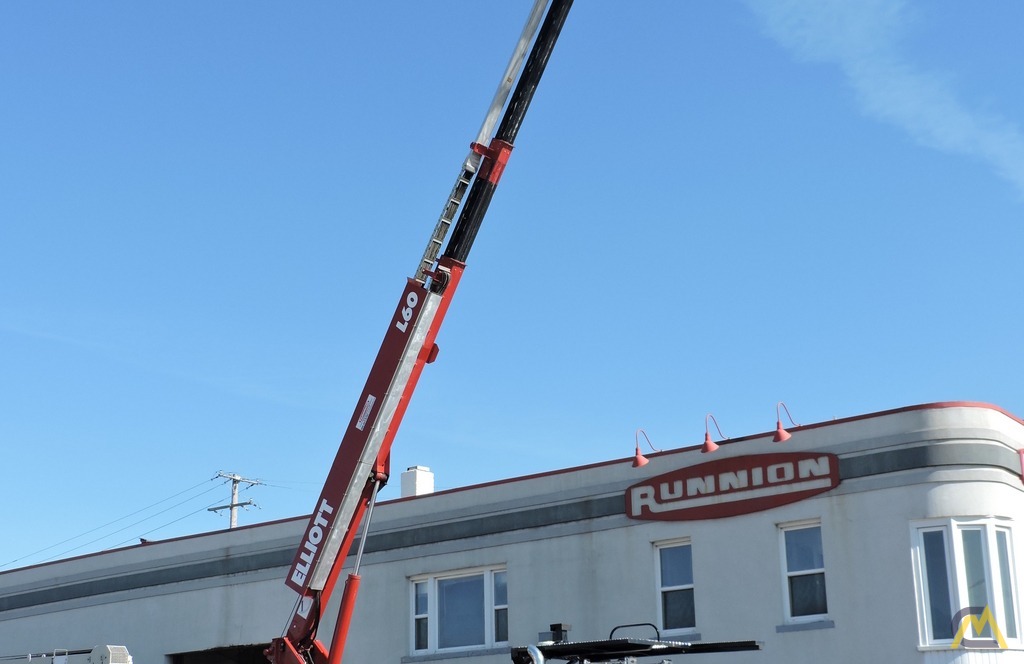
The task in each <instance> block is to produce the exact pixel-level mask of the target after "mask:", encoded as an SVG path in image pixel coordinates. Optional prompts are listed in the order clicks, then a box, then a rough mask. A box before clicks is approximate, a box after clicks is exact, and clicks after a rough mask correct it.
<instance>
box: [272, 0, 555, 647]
mask: <svg viewBox="0 0 1024 664" xmlns="http://www.w3.org/2000/svg"><path fill="white" fill-rule="evenodd" d="M548 3H549V0H536V1H535V4H534V6H533V9H532V10H531V13H530V16H529V18H528V19H527V22H526V26H525V27H524V29H523V33H522V36H521V37H520V39H519V42H518V44H517V47H516V49H515V52H514V53H513V56H512V59H511V60H510V62H509V66H508V68H507V69H506V71H505V73H504V75H503V77H502V82H501V84H500V85H499V87H498V91H497V92H496V93H495V97H494V100H493V101H492V103H491V106H490V108H489V109H488V113H487V115H486V117H485V120H484V123H483V125H482V126H481V129H480V132H479V133H478V135H477V139H476V140H475V141H474V142H473V143H472V145H471V152H470V153H469V155H468V156H467V157H466V160H465V161H464V163H463V165H462V169H461V171H460V173H459V176H458V178H457V179H456V183H455V186H454V187H453V189H452V192H451V194H450V195H449V198H448V202H447V203H446V204H445V206H444V209H443V211H442V213H441V217H440V219H439V221H438V223H437V225H436V226H435V229H434V232H433V234H432V236H431V238H430V241H429V242H428V245H427V248H426V250H425V251H424V255H423V258H422V259H421V261H420V263H419V265H418V267H417V269H416V272H415V275H414V276H413V277H411V278H409V279H408V281H407V283H406V285H405V288H404V289H403V291H402V294H401V296H400V297H399V300H398V305H397V306H396V308H395V311H394V314H393V315H392V318H391V321H390V322H389V324H388V328H387V331H386V332H385V334H384V340H383V341H382V343H381V346H380V349H379V350H378V352H377V357H376V359H375V361H374V363H373V366H372V368H371V370H370V374H369V377H368V378H367V381H366V384H365V385H364V387H363V390H362V392H361V394H360V396H359V400H358V401H357V403H356V407H355V410H354V412H353V414H352V418H351V420H350V421H349V424H348V427H347V428H346V430H345V433H344V435H343V437H342V441H341V445H340V447H339V449H338V453H337V455H336V457H335V459H334V463H333V464H332V466H331V469H330V471H329V472H328V475H327V480H326V482H325V484H324V487H323V490H322V491H321V493H320V497H319V498H318V500H317V502H316V505H315V507H314V510H313V513H312V515H311V517H310V520H309V522H308V524H307V525H306V530H305V533H304V535H303V538H302V540H301V541H300V545H299V548H298V550H297V551H296V554H295V557H294V559H293V560H292V563H291V565H290V566H289V568H288V573H287V577H286V579H285V583H286V585H288V586H289V587H290V588H292V589H293V590H295V592H296V593H298V599H297V601H296V604H295V608H294V609H293V611H292V615H291V617H290V619H289V622H288V625H287V627H286V630H285V633H284V635H283V636H281V637H280V638H277V639H274V641H273V642H272V643H271V645H270V647H269V648H268V649H267V650H266V651H265V654H266V656H267V658H268V660H269V661H270V662H272V664H338V663H340V661H341V655H342V652H343V650H344V644H345V638H346V634H347V629H348V623H349V620H350V618H351V614H352V608H353V606H354V602H355V596H356V592H357V589H358V585H359V576H358V564H359V561H358V557H357V561H356V570H355V572H354V573H353V574H350V575H349V580H348V582H347V584H346V588H345V592H344V594H343V598H342V606H341V608H340V612H339V619H338V621H337V625H336V628H335V632H334V636H333V638H332V640H331V646H330V649H328V648H327V647H325V646H324V644H323V643H322V642H321V641H319V640H318V639H317V638H316V636H317V627H318V625H319V622H320V617H321V615H322V612H323V607H324V606H326V605H327V602H328V600H329V598H330V596H331V594H332V592H333V590H334V587H335V585H336V584H337V581H338V578H339V576H340V573H341V569H342V566H343V564H344V561H345V559H346V557H347V556H348V553H349V550H350V549H351V547H352V544H353V542H354V540H355V537H356V532H357V530H358V526H359V524H360V522H362V520H363V517H364V515H365V514H366V513H367V511H368V510H370V509H372V501H373V499H374V498H375V496H376V493H377V491H378V490H379V488H380V487H381V486H383V484H384V483H386V482H387V479H388V475H389V459H390V450H391V444H392V442H393V441H394V438H395V434H396V433H397V431H398V426H399V424H400V423H401V421H402V417H403V416H404V414H405V410H406V408H407V407H408V405H409V400H410V399H411V397H412V394H413V392H414V391H415V389H416V384H417V381H418V380H419V377H420V375H421V373H422V371H423V368H424V366H425V365H426V364H429V363H430V362H433V361H434V359H435V358H436V357H437V353H438V348H437V345H436V338H437V333H438V330H439V329H440V326H441V323H442V322H443V321H444V317H445V314H446V313H447V311H448V306H449V304H450V303H451V299H452V297H453V296H454V294H455V291H456V290H457V289H458V285H459V282H460V280H461V278H462V274H463V271H464V269H465V267H466V259H467V257H468V255H469V251H470V249H471V248H472V245H473V242H474V240H475V239H476V235H477V233H478V231H479V229H480V225H481V223H482V221H483V218H484V215H485V214H486V213H487V209H488V207H489V205H490V202H491V198H492V197H493V195H494V191H495V189H496V188H497V185H498V182H499V180H500V179H501V175H502V173H503V172H504V169H505V165H506V164H507V162H508V158H509V155H510V154H511V152H512V148H513V144H514V142H515V138H516V135H517V134H518V132H519V128H520V127H521V126H522V121H523V118H524V117H525V115H526V111H527V109H528V108H529V106H530V102H531V101H532V99H533V95H534V93H535V92H536V89H537V84H538V83H539V81H540V78H541V76H542V74H543V72H544V69H545V67H546V65H547V62H548V59H549V58H550V55H551V52H552V50H553V48H554V45H555V42H556V41H557V39H558V35H559V34H560V32H561V29H562V26H563V25H564V23H565V19H566V16H567V15H568V12H569V9H570V7H571V6H572V0H550V7H549V8H548V9H547V13H546V14H545V12H544V10H545V7H547V5H548ZM542 16H543V23H542V24H541V17H542ZM539 24H540V28H539V32H538V25H539ZM535 34H536V38H535V39H534V35H535ZM531 41H532V42H533V46H532V49H530V54H529V58H528V59H527V60H526V63H525V65H524V64H523V59H524V57H525V54H526V50H527V48H528V45H529V43H530V42H531ZM517 76H518V82H517V83H516V86H515V91H514V92H512V96H511V99H508V95H509V91H510V90H511V86H512V83H513V81H515V80H516V78H517ZM506 99H508V103H507V105H506ZM502 108H504V112H503V113H502ZM499 114H500V115H501V124H500V126H499V128H498V130H497V132H496V133H495V134H494V136H493V138H491V132H492V130H493V128H494V125H495V124H496V123H497V118H498V116H499ZM485 141H487V143H486V145H485ZM470 183H472V184H471V185H470ZM467 190H468V197H467V198H466V204H465V207H464V208H463V210H462V213H461V215H459V218H458V221H457V222H456V223H455V224H454V229H453V231H452V237H451V238H450V240H449V241H448V244H447V246H446V247H445V249H444V252H443V254H441V256H440V258H437V256H438V254H439V253H440V250H441V247H443V246H444V239H445V236H446V235H447V233H448V229H449V227H450V226H451V225H452V222H453V220H454V219H455V213H456V212H457V211H458V209H459V207H460V206H461V205H462V199H463V196H464V195H466V193H467ZM363 540H365V535H364V537H363ZM360 553H361V551H360Z"/></svg>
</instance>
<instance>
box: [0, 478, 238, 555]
mask: <svg viewBox="0 0 1024 664" xmlns="http://www.w3.org/2000/svg"><path fill="white" fill-rule="evenodd" d="M213 479H216V478H211V479H210V480H207V482H209V481H212V480H213ZM226 483H227V482H226V481H225V482H219V483H217V485H216V486H212V487H210V488H209V489H207V490H206V491H202V492H200V493H197V494H196V495H194V496H191V497H190V498H186V499H185V500H183V501H180V502H178V503H175V504H174V505H171V506H170V507H167V508H165V509H163V510H160V511H159V512H156V513H155V514H151V515H150V516H147V517H145V518H143V519H139V520H138V521H135V522H133V523H130V524H128V525H127V526H124V527H123V528H118V529H117V530H114V531H112V532H109V533H107V534H105V535H103V536H101V537H98V538H96V539H93V540H90V541H88V542H85V543H83V544H79V545H78V546H75V547H72V548H70V549H66V550H64V551H62V552H60V553H57V554H54V555H52V556H49V557H48V558H43V559H42V560H40V561H39V563H45V562H49V561H51V560H56V559H57V558H63V557H64V556H66V555H68V554H70V553H74V552H75V551H78V550H80V549H83V548H85V547H87V546H89V545H91V544H96V543H97V542H102V541H103V540H105V539H107V538H108V537H110V536H111V535H115V534H117V533H120V532H124V531H125V530H128V529H129V528H132V527H133V526H137V525H139V524H140V523H144V522H146V521H149V520H150V519H152V518H154V517H157V516H160V515H161V514H165V513H166V512H169V511H171V510H173V509H174V508H176V507H180V506H182V505H184V504H185V503H188V502H191V501H193V500H195V499H196V498H198V497H199V496H202V495H204V494H207V493H210V492H211V491H215V490H217V489H219V488H221V486H223V485H224V484H226ZM202 484H205V482H203V483H202ZM202 484H198V485H196V486H194V487H191V488H190V489H186V490H185V491H181V492H178V493H177V494H175V496H180V495H181V494H182V493H186V492H188V491H191V490H192V489H195V488H197V487H199V486H202ZM175 496H171V498H174V497H175ZM171 498H165V499H164V500H161V501H158V502H156V503H154V504H153V505H150V507H147V508H143V509H141V510H136V511H135V512H132V513H131V514H129V515H126V516H124V517H121V518H120V519H116V520H114V521H111V522H110V523H108V524H106V525H105V526H99V527H98V528H93V529H92V530H89V531H87V532H86V533H83V534H82V535H78V536H76V537H72V538H70V539H67V540H64V543H67V542H70V541H72V540H75V539H78V538H79V537H83V536H84V535H86V534H88V533H92V532H95V531H97V530H100V529H102V528H105V527H106V526H109V525H112V524H114V523H117V522H118V521H123V520H124V519H126V518H128V517H130V516H134V515H135V514H139V513H140V512H144V511H146V510H147V509H150V508H151V507H154V506H156V505H159V504H161V503H165V502H167V501H168V500H170V499H171ZM54 546H60V545H59V544H56V545H53V546H49V547H47V548H46V549H43V551H48V550H50V549H52V548H54ZM37 553H39V552H37ZM34 555H36V554H29V555H28V556H22V557H21V558H19V559H18V560H24V559H25V558H28V557H31V556H34ZM15 562H16V561H15ZM8 564H10V563H8Z"/></svg>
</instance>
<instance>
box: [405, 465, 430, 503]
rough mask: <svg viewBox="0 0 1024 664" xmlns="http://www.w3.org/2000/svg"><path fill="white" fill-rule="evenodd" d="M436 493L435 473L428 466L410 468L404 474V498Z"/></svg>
mask: <svg viewBox="0 0 1024 664" xmlns="http://www.w3.org/2000/svg"><path fill="white" fill-rule="evenodd" d="M430 493H434V473H432V472H430V469H429V468H427V467H426V466H410V467H409V469H408V470H406V471H405V472H404V473H402V498H411V497H412V496H425V495H427V494H430Z"/></svg>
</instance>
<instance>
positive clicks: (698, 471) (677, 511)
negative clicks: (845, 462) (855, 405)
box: [626, 452, 839, 521]
mask: <svg viewBox="0 0 1024 664" xmlns="http://www.w3.org/2000/svg"><path fill="white" fill-rule="evenodd" d="M837 486H839V458H838V457H837V456H836V455H834V454H828V453H825V452H782V453H778V454H752V455H750V456H742V457H733V458H731V459H716V460H714V461H708V462H707V463H701V464H698V465H696V466H690V467H689V468H680V469H679V470H674V471H672V472H670V473H665V474H664V475H658V476H657V477H652V478H650V479H648V480H644V481H643V482H640V483H638V484H634V485H633V486H631V487H629V488H628V489H627V490H626V516H628V517H629V518H631V519H647V520H655V521H690V520H696V519H720V518H722V517H728V516H736V515H739V514H749V513H750V512H759V511H761V510H767V509H771V508H773V507H779V506H780V505H787V504H789V503H795V502H797V501H799V500H803V499H805V498H810V497H811V496H814V495H817V494H819V493H824V492H825V491H830V490H832V489H834V488H835V487H837Z"/></svg>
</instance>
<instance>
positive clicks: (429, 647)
mask: <svg viewBox="0 0 1024 664" xmlns="http://www.w3.org/2000/svg"><path fill="white" fill-rule="evenodd" d="M412 595H413V596H412V644H413V651H414V652H418V653H424V652H436V651H439V650H452V649H467V648H480V647H488V646H494V645H496V644H500V643H506V642H507V641H508V583H507V577H506V572H505V570H504V569H501V568H488V569H475V570H463V571H459V572H451V573H447V574H439V575H433V576H424V577H416V578H414V579H412Z"/></svg>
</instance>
